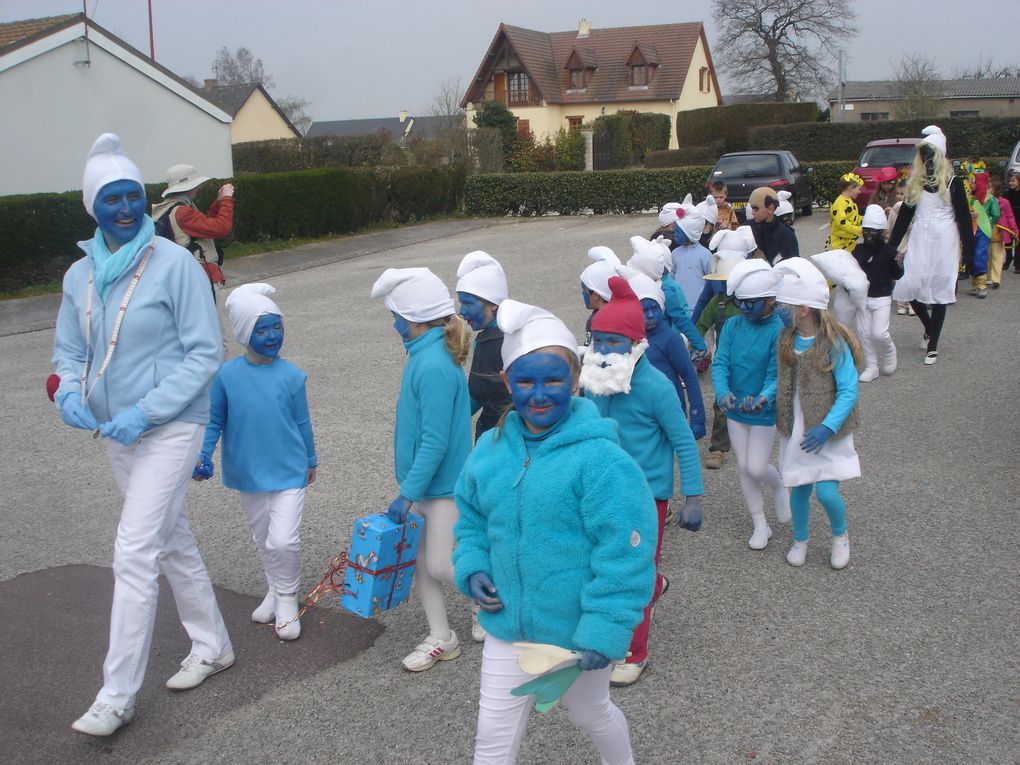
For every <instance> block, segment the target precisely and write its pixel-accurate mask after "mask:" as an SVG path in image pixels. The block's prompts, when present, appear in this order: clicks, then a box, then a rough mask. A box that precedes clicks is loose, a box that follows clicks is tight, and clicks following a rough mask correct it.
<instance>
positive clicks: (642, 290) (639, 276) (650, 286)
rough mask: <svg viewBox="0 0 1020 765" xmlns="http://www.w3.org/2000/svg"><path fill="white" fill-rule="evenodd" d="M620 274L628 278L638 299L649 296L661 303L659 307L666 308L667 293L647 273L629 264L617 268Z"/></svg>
mask: <svg viewBox="0 0 1020 765" xmlns="http://www.w3.org/2000/svg"><path fill="white" fill-rule="evenodd" d="M616 273H617V275H618V276H622V277H623V278H624V279H626V280H627V283H628V284H629V285H630V288H631V289H632V290H634V294H635V295H637V299H638V300H644V299H645V298H649V299H651V300H654V301H655V302H656V303H658V304H659V308H660V309H662V310H666V295H665V293H663V291H662V289H661V288H660V287H659V285H658V284H656V283H655V282H654V281H653V280H652V279H650V278H649V277H648V276H647V275H646V274H643V273H641V272H640V271H638V270H636V269H634V268H630V267H629V266H618V267H617V269H616Z"/></svg>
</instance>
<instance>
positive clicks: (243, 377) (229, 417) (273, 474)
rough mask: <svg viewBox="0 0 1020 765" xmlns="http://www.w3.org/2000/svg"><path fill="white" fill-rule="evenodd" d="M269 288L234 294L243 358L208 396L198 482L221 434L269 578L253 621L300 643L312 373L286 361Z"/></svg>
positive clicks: (226, 369) (311, 464)
mask: <svg viewBox="0 0 1020 765" xmlns="http://www.w3.org/2000/svg"><path fill="white" fill-rule="evenodd" d="M274 292H276V290H275V289H273V287H271V286H270V285H268V284H245V285H242V286H240V287H238V288H237V289H235V290H234V291H233V292H231V293H230V297H228V298H227V313H228V314H229V315H230V322H231V325H232V327H233V330H234V337H235V338H236V339H237V342H239V343H241V345H243V346H244V347H245V349H246V350H245V354H244V355H243V356H239V357H237V358H235V359H231V360H230V361H228V362H227V363H226V364H224V365H223V366H222V367H221V368H220V371H219V372H218V373H217V374H216V377H215V379H214V380H213V383H212V387H211V388H210V390H209V402H210V412H209V424H208V425H207V426H206V428H205V440H204V442H203V444H202V451H201V453H200V455H199V460H198V465H197V466H196V468H195V471H194V474H193V476H192V477H193V478H194V479H195V480H197V481H204V480H205V479H207V478H211V477H212V474H213V463H212V455H213V452H214V451H215V450H216V442H217V441H219V440H220V436H221V435H222V436H223V450H222V453H223V457H222V458H223V485H224V486H226V487H227V488H228V489H237V490H238V491H239V492H240V493H241V507H242V508H244V514H245V515H246V516H247V517H248V524H249V526H251V534H252V540H254V542H255V549H256V550H257V551H258V556H259V560H260V561H261V562H262V568H263V570H264V571H265V574H266V582H267V584H268V585H269V591H268V592H267V593H266V597H265V598H264V599H263V600H262V603H261V604H260V605H259V607H258V608H256V609H255V610H254V611H252V614H251V619H252V621H253V622H258V623H261V624H267V623H269V622H271V621H273V619H274V618H275V619H276V635H277V637H279V638H280V639H281V640H295V639H297V638H298V637H299V636H300V635H301V622H300V621H298V618H297V616H298V599H297V596H298V585H299V583H300V582H299V580H300V575H301V568H300V563H299V554H300V547H301V535H300V531H301V514H302V511H303V508H304V502H305V488H306V487H307V486H308V485H309V484H310V483H313V482H314V481H315V471H316V466H317V465H318V457H317V456H316V454H315V440H314V437H313V435H312V423H311V419H310V417H309V415H308V396H307V392H306V390H305V380H306V378H307V375H305V373H304V372H302V371H301V370H300V369H298V368H297V367H296V366H294V365H293V364H290V363H289V362H287V361H284V360H283V359H281V358H280V357H279V355H280V349H281V347H282V346H283V313H282V312H281V311H280V309H279V308H278V307H277V306H276V303H274V302H273V301H272V300H271V299H270V298H269V295H272V294H273V293H274Z"/></svg>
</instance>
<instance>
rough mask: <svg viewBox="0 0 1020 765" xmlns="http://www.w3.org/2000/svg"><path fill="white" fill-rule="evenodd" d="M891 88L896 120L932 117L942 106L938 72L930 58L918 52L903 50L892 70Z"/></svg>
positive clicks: (940, 76) (939, 74)
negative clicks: (894, 97) (904, 52)
mask: <svg viewBox="0 0 1020 765" xmlns="http://www.w3.org/2000/svg"><path fill="white" fill-rule="evenodd" d="M893 91H894V93H895V95H896V98H897V99H899V100H898V101H897V102H896V106H895V107H893V110H894V112H895V115H896V119H898V120H910V119H926V118H928V117H935V116H937V115H938V114H939V112H940V111H941V108H942V94H943V91H944V86H943V82H942V74H941V73H940V72H939V69H938V66H937V65H936V64H935V61H934V60H933V59H930V58H928V57H927V56H924V55H922V54H920V53H907V54H905V55H904V56H903V58H901V59H900V63H899V64H898V65H897V66H896V69H895V70H894V73H893Z"/></svg>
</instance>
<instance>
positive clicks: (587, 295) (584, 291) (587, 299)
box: [581, 282, 591, 311]
mask: <svg viewBox="0 0 1020 765" xmlns="http://www.w3.org/2000/svg"><path fill="white" fill-rule="evenodd" d="M581 299H582V300H583V301H584V307H585V308H587V309H588V310H589V311H590V310H591V290H589V289H588V287H587V286H585V283H584V282H581Z"/></svg>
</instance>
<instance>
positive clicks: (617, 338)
mask: <svg viewBox="0 0 1020 765" xmlns="http://www.w3.org/2000/svg"><path fill="white" fill-rule="evenodd" d="M656 307H657V306H656ZM633 347H634V341H633V340H631V339H630V338H629V337H626V336H624V335H616V334H613V333H612V332H592V333H591V349H592V350H593V351H595V353H601V354H603V355H606V356H608V355H609V354H610V353H630V350H631V348H633Z"/></svg>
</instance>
